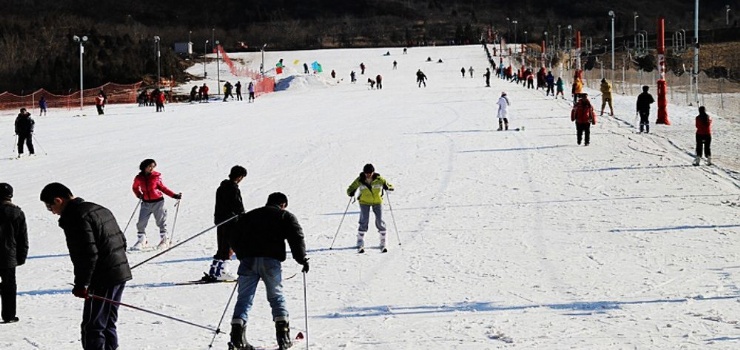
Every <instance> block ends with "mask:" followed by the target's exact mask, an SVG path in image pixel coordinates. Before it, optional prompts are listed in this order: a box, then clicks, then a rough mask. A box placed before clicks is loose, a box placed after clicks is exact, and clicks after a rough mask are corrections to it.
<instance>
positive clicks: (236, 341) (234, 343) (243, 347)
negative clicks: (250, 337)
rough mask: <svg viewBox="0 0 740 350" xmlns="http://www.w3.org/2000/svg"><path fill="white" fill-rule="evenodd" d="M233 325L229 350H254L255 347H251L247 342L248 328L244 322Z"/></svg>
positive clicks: (240, 321)
mask: <svg viewBox="0 0 740 350" xmlns="http://www.w3.org/2000/svg"><path fill="white" fill-rule="evenodd" d="M232 322H238V323H232V324H231V342H229V349H234V350H254V346H252V345H250V344H249V342H248V341H247V326H246V325H245V324H244V321H242V320H236V321H232Z"/></svg>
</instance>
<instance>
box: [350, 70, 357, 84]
mask: <svg viewBox="0 0 740 350" xmlns="http://www.w3.org/2000/svg"><path fill="white" fill-rule="evenodd" d="M356 81H357V75H356V73H355V71H351V72H349V82H350V83H352V84H354V83H355V82H356Z"/></svg>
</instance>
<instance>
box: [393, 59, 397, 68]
mask: <svg viewBox="0 0 740 350" xmlns="http://www.w3.org/2000/svg"><path fill="white" fill-rule="evenodd" d="M396 69H398V62H396V61H395V60H394V61H393V70H396Z"/></svg>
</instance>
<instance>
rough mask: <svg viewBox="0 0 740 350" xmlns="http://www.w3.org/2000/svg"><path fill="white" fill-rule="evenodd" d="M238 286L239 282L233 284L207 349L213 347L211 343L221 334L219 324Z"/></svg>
mask: <svg viewBox="0 0 740 350" xmlns="http://www.w3.org/2000/svg"><path fill="white" fill-rule="evenodd" d="M238 286H239V282H237V283H234V289H233V290H232V291H231V295H229V300H228V301H227V302H226V306H225V307H224V313H222V314H221V318H219V319H218V326H216V333H215V334H213V339H211V343H210V344H208V348H209V349H210V348H212V347H213V342H215V341H216V336H217V335H218V334H219V333H221V323H222V322H223V321H224V316H226V310H228V309H229V305H230V304H231V299H232V298H234V292H236V287H238Z"/></svg>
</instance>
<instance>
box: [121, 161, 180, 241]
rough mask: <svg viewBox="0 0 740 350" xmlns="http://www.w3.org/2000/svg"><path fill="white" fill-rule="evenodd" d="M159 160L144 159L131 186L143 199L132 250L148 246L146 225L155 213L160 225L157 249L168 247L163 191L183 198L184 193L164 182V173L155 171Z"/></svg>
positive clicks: (176, 197) (173, 196)
mask: <svg viewBox="0 0 740 350" xmlns="http://www.w3.org/2000/svg"><path fill="white" fill-rule="evenodd" d="M155 167H157V162H155V161H154V159H144V160H143V161H142V162H141V164H139V170H141V172H140V173H139V174H138V175H136V177H134V184H133V186H131V188H132V190H133V191H134V195H136V198H139V199H140V200H141V210H140V211H139V221H138V222H137V223H136V229H137V230H138V233H137V241H136V243H135V244H134V246H133V247H132V248H131V249H132V250H141V249H144V248H146V247H147V245H148V242H147V239H146V225H147V222H148V221H149V217H150V216H152V214H153V215H154V220H155V222H156V224H157V226H158V227H159V237H160V242H159V245H157V249H163V248H167V247H168V246H169V238H168V237H167V209H165V208H164V196H163V195H162V194H163V193H164V194H166V195H168V196H170V197H172V198H174V199H177V200H179V199H181V198H182V193H175V192H173V191H172V190H170V189H169V188H167V186H165V185H164V182H162V174H160V173H158V172H156V171H154V168H155Z"/></svg>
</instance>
